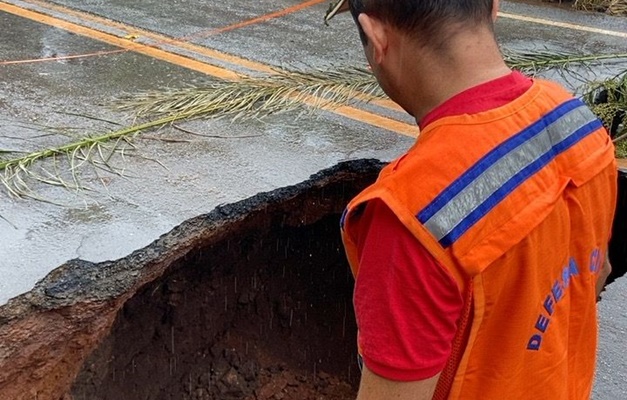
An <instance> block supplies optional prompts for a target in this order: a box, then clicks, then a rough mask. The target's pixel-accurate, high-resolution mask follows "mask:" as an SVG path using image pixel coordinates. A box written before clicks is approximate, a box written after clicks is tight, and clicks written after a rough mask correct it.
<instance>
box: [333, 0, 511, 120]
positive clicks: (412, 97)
mask: <svg viewBox="0 0 627 400" xmlns="http://www.w3.org/2000/svg"><path fill="white" fill-rule="evenodd" d="M347 3H348V4H347ZM498 3H499V0H341V1H340V2H338V3H335V4H334V5H333V6H332V7H331V9H330V12H329V13H328V14H327V16H328V17H329V15H330V16H332V15H333V14H334V13H336V12H342V11H344V10H347V9H350V11H351V14H352V15H353V18H354V19H355V22H356V23H357V26H358V28H359V33H360V36H361V40H362V42H363V44H364V51H365V55H366V58H367V59H368V63H369V64H370V66H371V67H372V72H373V73H374V75H375V77H376V78H377V80H378V82H379V84H380V86H381V88H383V90H384V91H385V93H387V95H388V96H389V97H390V98H391V99H392V100H394V101H396V102H397V103H398V104H400V105H401V107H403V108H404V109H405V110H406V111H407V112H409V113H410V114H411V115H413V116H414V117H416V118H417V119H418V120H420V118H421V117H423V116H424V115H425V113H426V112H427V111H429V110H431V109H433V108H434V107H435V106H437V105H439V104H441V103H442V102H443V101H444V100H446V99H448V98H450V97H451V96H452V95H454V94H457V93H459V92H461V91H463V90H465V89H467V88H469V87H472V86H474V85H477V84H479V83H482V82H485V81H487V80H491V79H494V78H496V77H500V76H502V75H504V74H506V73H508V72H509V69H508V68H507V66H506V65H505V63H504V62H503V59H502V56H501V53H500V50H499V47H498V44H497V43H496V39H495V37H494V25H493V24H494V20H495V19H496V10H497V8H498Z"/></svg>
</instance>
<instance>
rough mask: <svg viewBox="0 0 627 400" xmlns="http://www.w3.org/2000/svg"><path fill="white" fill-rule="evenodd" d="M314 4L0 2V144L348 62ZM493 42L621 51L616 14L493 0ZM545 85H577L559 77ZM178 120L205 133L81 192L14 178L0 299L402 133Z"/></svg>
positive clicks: (41, 138)
mask: <svg viewBox="0 0 627 400" xmlns="http://www.w3.org/2000/svg"><path fill="white" fill-rule="evenodd" d="M327 6H328V2H327V1H326V0H323V1H321V0H317V1H316V0H314V1H305V2H303V1H300V0H272V1H271V0H256V1H250V0H233V1H229V2H206V1H200V0H172V1H169V2H162V1H159V0H142V1H139V0H131V1H129V0H124V1H122V0H113V1H107V2H103V1H99V0H58V1H55V2H48V1H38V0H28V1H18V0H10V1H0V27H2V28H3V29H0V71H1V72H0V126H1V128H2V129H1V131H0V149H5V150H6V149H10V150H16V151H20V152H32V151H36V150H39V149H42V148H46V147H50V146H58V145H62V144H64V143H66V142H67V141H68V140H70V139H72V138H76V137H77V136H85V135H94V134H98V133H102V132H107V131H110V130H112V129H119V128H120V127H123V126H129V125H131V124H132V123H133V122H134V120H133V116H132V115H131V114H130V113H129V112H123V111H120V110H118V109H116V108H115V105H116V104H118V103H119V98H120V97H122V96H124V95H126V94H129V93H136V92H140V91H146V90H160V89H164V88H179V87H186V86H190V85H203V84H204V83H207V82H212V81H215V80H225V79H226V80H232V79H238V76H242V75H243V76H260V75H263V74H268V73H274V72H273V71H276V70H285V69H302V70H307V69H311V68H322V69H335V68H338V67H347V66H364V65H365V64H366V62H365V60H364V57H363V55H362V52H361V46H360V44H359V39H358V37H357V33H356V31H355V29H354V27H353V26H352V21H351V19H350V18H349V17H348V16H340V17H338V18H336V19H335V20H333V23H332V24H331V26H329V27H325V26H324V25H323V24H322V16H323V15H324V11H325V10H326V7H327ZM497 35H498V37H499V40H500V42H501V44H502V45H503V46H505V47H508V48H511V49H515V50H534V49H536V50H537V49H549V50H553V51H569V52H583V53H607V52H622V53H627V40H626V39H627V20H626V19H620V18H612V17H608V16H604V15H599V14H588V13H580V12H572V11H569V10H565V9H564V8H557V7H551V6H547V5H543V6H539V5H534V4H526V3H514V2H503V5H502V13H501V17H500V18H499V21H498V24H497ZM615 71H616V66H608V67H599V68H595V69H594V70H582V71H581V73H582V74H586V75H594V76H599V77H602V76H607V75H611V74H612V73H614V72H615ZM552 77H553V78H555V79H559V80H561V81H562V82H564V83H565V84H567V85H568V86H570V87H571V88H573V89H574V88H576V87H577V86H579V85H580V82H579V81H578V80H577V79H574V78H573V77H572V76H571V77H562V76H559V75H554V76H552ZM180 126H181V127H183V128H184V129H186V130H188V131H192V132H194V133H197V134H201V135H205V137H202V136H199V135H190V134H186V133H184V132H182V131H180V130H177V129H174V128H171V127H169V128H164V129H162V130H160V131H159V132H145V133H144V134H143V135H141V136H138V137H137V138H136V139H135V140H134V148H129V149H128V151H127V152H126V156H125V157H122V156H120V155H117V156H115V157H114V158H113V160H112V162H113V163H114V164H115V165H116V166H117V168H118V170H119V171H122V170H123V174H121V175H118V174H111V173H106V172H98V173H96V172H94V171H93V170H91V169H89V168H84V169H81V172H80V175H81V176H80V178H81V183H82V184H84V185H87V186H89V187H91V188H92V189H93V190H92V191H87V192H85V191H83V192H78V191H72V190H69V191H68V190H66V189H64V188H58V187H51V186H49V185H44V184H41V183H39V182H36V181H28V182H27V183H28V185H29V188H30V189H32V190H33V195H36V196H39V197H41V198H42V199H44V200H45V201H36V200H23V199H16V198H14V197H10V196H9V195H8V193H7V192H6V191H5V190H3V188H2V187H0V216H2V219H0V276H2V279H1V280H0V304H4V303H6V302H7V301H8V300H9V299H10V298H12V297H14V296H17V295H20V294H23V293H25V292H28V291H29V290H30V289H31V288H32V287H33V286H34V284H35V283H36V282H37V281H39V280H40V279H42V278H43V277H44V276H46V275H47V274H48V273H49V272H51V271H53V270H54V269H55V268H56V267H57V266H59V265H60V264H62V263H63V262H64V261H66V260H68V259H72V258H82V259H85V260H89V261H94V262H98V261H104V260H110V259H117V258H120V257H123V256H126V255H128V254H129V253H131V252H132V251H134V250H136V249H139V248H141V247H144V246H146V245H148V244H149V243H151V242H152V241H153V240H155V239H156V238H158V237H159V236H160V235H162V234H163V233H165V232H168V231H169V230H170V229H172V228H173V227H174V226H176V225H178V224H180V223H181V222H183V221H185V220H187V219H189V218H191V217H194V216H197V215H200V214H203V213H206V212H209V211H210V210H212V209H213V208H214V207H215V206H216V205H218V204H224V203H231V202H235V201H237V200H241V199H243V198H247V197H250V196H252V195H254V194H256V193H258V192H261V191H269V190H273V189H275V188H278V187H283V186H286V185H290V184H294V183H297V182H300V181H303V180H304V179H306V178H307V177H308V176H310V175H311V174H313V173H315V172H317V171H318V170H320V169H323V168H326V167H329V166H332V165H334V164H336V163H337V162H340V161H343V160H348V159H356V158H379V159H382V160H391V159H393V158H394V157H396V156H397V155H398V154H400V153H401V152H402V151H403V150H404V149H406V148H407V147H408V146H410V145H411V143H412V141H413V137H412V135H415V134H417V130H416V128H415V127H414V126H413V121H411V119H410V118H408V117H407V116H405V115H404V114H403V113H401V112H399V111H398V110H397V109H394V108H393V107H392V108H390V107H389V105H386V104H383V105H363V104H357V105H354V106H353V107H348V108H343V109H341V110H336V111H318V112H315V113H304V114H302V113H299V112H288V113H284V114H278V115H273V116H270V117H267V118H265V119H263V120H261V121H260V120H247V121H236V122H231V121H229V120H225V119H221V120H215V119H212V120H203V121H199V120H195V121H186V122H181V123H180ZM157 134H158V135H161V136H160V137H161V138H163V137H165V138H167V139H168V140H167V141H163V140H156V135H157ZM206 136H211V137H206ZM155 160H158V162H156V161H155ZM64 163H65V160H63V157H60V158H59V159H58V160H57V162H56V163H50V164H47V170H48V171H55V170H56V168H59V169H61V170H64V168H65V169H67V166H65V167H64V165H66V164H64ZM41 173H42V174H45V171H41ZM66 177H68V179H69V180H70V181H71V180H72V179H73V177H72V176H71V174H70V175H69V176H68V175H66ZM626 284H627V283H626V282H625V279H622V280H619V281H618V282H617V283H615V284H614V285H612V286H611V287H610V288H609V291H608V294H607V295H606V300H604V302H602V304H601V307H600V309H601V314H602V319H603V320H602V324H603V326H604V327H605V326H608V327H611V328H607V329H606V328H604V331H603V332H602V338H601V342H602V345H601V353H600V354H601V357H600V358H601V361H600V372H599V384H598V385H597V389H595V390H596V392H595V393H596V395H595V396H596V398H599V399H618V398H627V392H626V390H627V389H626V386H627V384H625V382H627V379H626V378H627V373H626V371H627V366H626V365H625V361H624V359H622V356H621V355H622V354H625V353H626V351H627V349H626V348H625V347H627V346H625V344H624V343H625V339H624V338H625V332H626V330H627V321H626V319H627V318H626V317H625V312H624V311H623V310H624V308H622V307H621V306H622V304H624V300H625V293H626V292H625V285H626Z"/></svg>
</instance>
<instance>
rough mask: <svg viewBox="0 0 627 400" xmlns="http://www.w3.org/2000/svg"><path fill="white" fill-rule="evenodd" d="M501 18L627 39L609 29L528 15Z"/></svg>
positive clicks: (621, 33) (511, 15)
mask: <svg viewBox="0 0 627 400" xmlns="http://www.w3.org/2000/svg"><path fill="white" fill-rule="evenodd" d="M499 17H502V18H508V19H514V20H517V21H524V22H533V23H534V24H541V25H548V26H555V27H559V28H567V29H573V30H577V31H583V32H590V33H598V34H601V35H608V36H616V37H622V38H627V32H618V31H610V30H607V29H600V28H594V27H591V26H586V25H578V24H571V23H568V22H558V21H551V20H548V19H544V18H536V17H528V16H526V15H518V14H510V13H505V12H499Z"/></svg>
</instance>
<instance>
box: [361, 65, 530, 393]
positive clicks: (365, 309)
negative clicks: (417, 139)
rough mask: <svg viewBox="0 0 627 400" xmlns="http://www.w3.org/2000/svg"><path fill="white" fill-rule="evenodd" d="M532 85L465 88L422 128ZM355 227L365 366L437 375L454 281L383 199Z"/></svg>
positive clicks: (458, 302) (399, 377)
mask: <svg viewBox="0 0 627 400" xmlns="http://www.w3.org/2000/svg"><path fill="white" fill-rule="evenodd" d="M531 85H532V81H531V79H529V78H527V77H525V76H524V75H522V74H521V73H519V72H513V73H512V74H510V75H507V76H504V77H502V78H499V79H496V80H493V81H490V82H487V83H484V84H481V85H478V86H476V87H474V88H470V89H468V90H466V91H464V92H462V93H460V94H458V95H456V96H454V97H452V98H451V99H449V100H447V101H446V102H445V103H443V104H442V105H440V106H439V107H437V108H435V109H434V110H432V111H431V112H430V113H429V114H427V115H426V116H425V117H424V118H423V119H422V120H421V121H420V127H421V128H424V127H425V126H427V125H428V124H430V123H431V122H433V121H435V120H438V119H440V118H444V117H447V116H452V115H461V114H474V113H478V112H481V111H487V110H490V109H493V108H497V107H499V106H503V105H505V104H507V103H509V102H511V101H512V100H515V99H516V98H518V97H519V96H521V95H522V94H523V93H524V92H526V91H527V90H528V89H529V88H530V87H531ZM356 232H357V237H356V239H357V247H358V251H359V257H360V258H359V274H358V276H357V280H356V282H355V294H354V304H355V314H356V316H357V324H358V326H359V339H358V341H359V348H360V353H361V356H362V357H363V359H364V363H365V364H366V366H367V367H368V369H370V370H371V371H373V372H374V373H376V374H377V375H380V376H382V377H384V378H387V379H390V380H395V381H417V380H424V379H427V378H430V377H433V376H435V375H436V374H437V373H439V372H440V371H442V370H443V369H444V366H445V365H446V362H447V360H448V358H449V356H450V354H451V345H452V342H453V338H454V336H455V332H456V330H457V321H458V319H459V317H460V315H461V312H462V308H463V297H462V294H461V293H460V290H459V288H458V286H457V283H456V282H455V280H454V279H453V277H452V276H451V275H450V274H449V273H448V272H447V271H446V270H445V269H444V268H443V267H442V266H441V265H440V264H439V263H438V262H437V261H436V260H435V259H434V258H433V256H431V254H430V253H429V252H428V251H427V250H426V249H425V248H424V247H423V246H422V245H421V244H420V242H418V240H417V239H416V238H415V237H414V236H413V235H412V234H411V232H410V231H409V230H408V229H407V228H406V227H405V226H404V225H403V224H402V223H401V222H400V221H399V220H398V218H397V217H396V215H394V213H393V212H392V211H391V210H390V209H389V208H388V207H387V206H386V205H385V203H383V202H382V201H380V200H373V201H370V202H369V203H368V205H367V206H366V209H365V211H364V214H363V215H362V217H361V218H360V219H359V220H358V221H357V226H356Z"/></svg>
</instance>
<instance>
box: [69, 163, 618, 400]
mask: <svg viewBox="0 0 627 400" xmlns="http://www.w3.org/2000/svg"><path fill="white" fill-rule="evenodd" d="M381 167H382V164H381V163H379V162H376V161H359V162H352V163H345V164H341V165H339V166H337V167H334V168H332V169H330V170H327V171H323V172H321V173H320V174H318V175H317V176H316V177H312V179H311V180H310V181H308V182H306V183H304V184H301V185H296V186H294V187H291V188H287V189H280V190H278V191H275V192H270V193H266V194H260V195H258V196H255V197H254V198H252V199H248V200H244V201H242V202H240V203H236V204H233V205H229V206H223V207H219V208H218V209H217V210H216V211H215V212H213V213H211V214H210V215H209V216H207V217H206V218H208V219H210V220H212V223H211V224H209V225H208V226H210V227H211V229H212V231H211V232H210V233H208V234H206V235H205V237H204V238H203V239H202V240H200V241H196V242H194V243H193V245H192V246H191V247H190V246H188V247H186V249H187V250H185V251H184V252H181V253H180V254H178V255H176V256H175V257H171V259H172V260H173V261H172V262H171V263H170V265H169V266H168V267H167V268H166V269H165V272H164V273H163V274H162V275H161V276H159V277H158V278H156V279H154V280H152V281H150V282H148V283H146V284H144V285H143V286H142V287H141V288H140V289H138V290H137V291H136V292H135V293H134V295H133V296H132V297H130V298H129V299H128V300H127V301H126V302H124V305H123V306H122V307H121V308H120V309H119V311H118V312H117V315H116V318H115V322H114V323H113V326H112V328H111V330H110V332H109V333H108V334H107V336H106V337H105V338H104V339H103V340H102V341H101V342H100V344H99V345H98V346H97V347H96V349H95V350H94V351H93V352H92V353H91V355H90V356H89V357H88V358H87V360H86V361H85V362H84V363H83V365H82V367H81V370H80V373H79V374H78V377H77V378H76V379H75V380H74V382H73V385H72V388H71V391H70V393H71V396H72V397H71V398H72V399H73V400H84V399H103V400H104V399H107V400H108V399H111V400H113V399H115V400H124V399H133V400H134V399H157V400H161V399H164V400H165V399H183V400H185V399H190V400H205V399H206V400H209V399H225V400H228V399H249V400H272V399H284V400H296V399H299V400H302V399H328V400H344V399H352V398H354V397H355V391H356V386H357V383H358V377H359V371H358V367H357V363H356V350H355V337H356V326H355V323H354V317H353V309H352V301H351V296H352V287H353V279H352V277H351V275H350V271H349V269H348V266H347V264H346V261H345V256H344V252H343V249H342V245H341V238H340V233H339V229H338V228H339V227H338V221H339V218H340V214H341V212H342V209H343V207H344V205H345V204H346V203H347V202H348V200H349V199H350V198H351V197H352V196H354V195H355V194H356V193H357V192H359V191H360V190H361V189H363V188H364V187H365V186H367V185H368V184H369V183H370V182H372V181H373V180H374V179H375V177H376V175H377V173H378V171H379V169H380V168H381ZM620 187H621V189H620V192H621V194H620V196H621V197H620V200H619V202H620V207H619V211H618V213H617V216H616V221H617V223H616V224H615V227H614V239H613V243H612V246H611V254H612V259H613V261H614V267H615V269H614V272H613V275H612V276H613V278H615V277H617V276H619V275H623V274H624V273H625V271H626V269H627V263H625V260H626V259H627V244H626V241H625V238H626V237H627V224H626V221H627V216H626V215H625V213H626V212H627V176H625V174H622V175H621V178H620ZM205 222H206V221H204V222H203V223H205ZM181 229H182V232H179V233H178V235H179V236H180V237H181V238H183V239H181V240H187V239H184V238H185V233H184V230H185V228H184V227H183V228H181Z"/></svg>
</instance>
